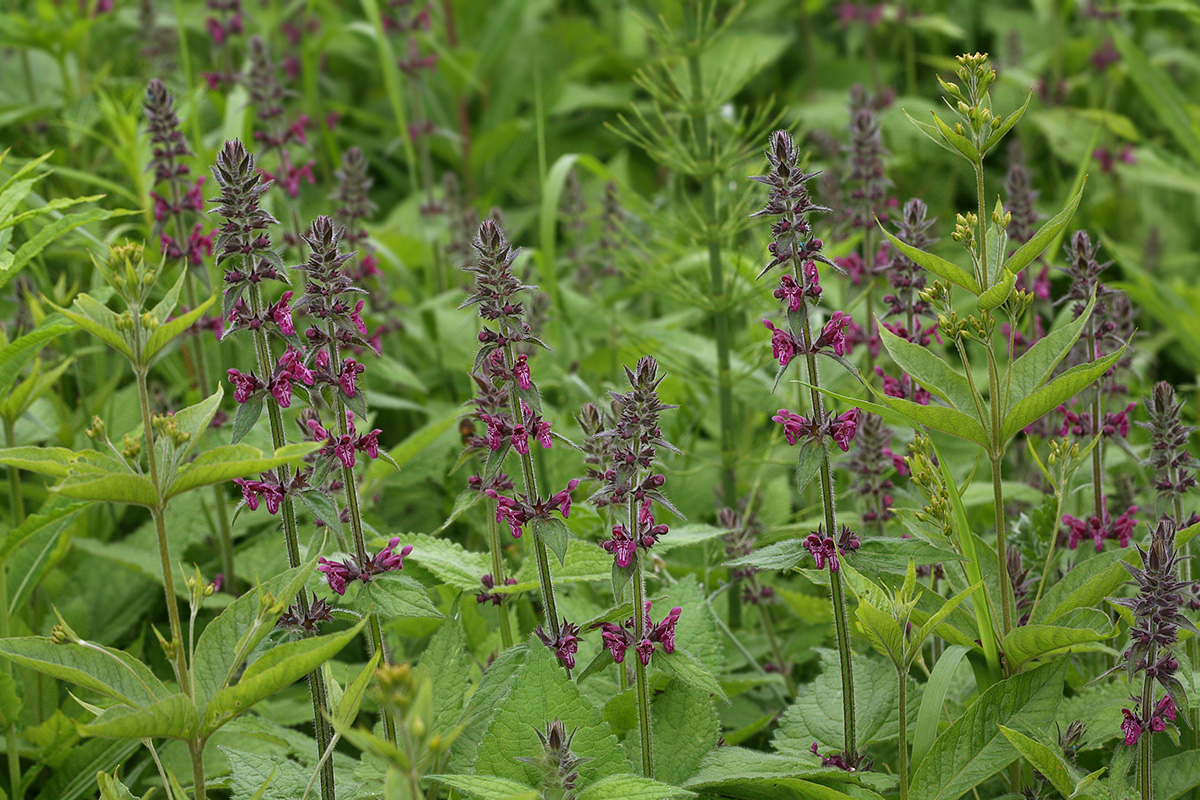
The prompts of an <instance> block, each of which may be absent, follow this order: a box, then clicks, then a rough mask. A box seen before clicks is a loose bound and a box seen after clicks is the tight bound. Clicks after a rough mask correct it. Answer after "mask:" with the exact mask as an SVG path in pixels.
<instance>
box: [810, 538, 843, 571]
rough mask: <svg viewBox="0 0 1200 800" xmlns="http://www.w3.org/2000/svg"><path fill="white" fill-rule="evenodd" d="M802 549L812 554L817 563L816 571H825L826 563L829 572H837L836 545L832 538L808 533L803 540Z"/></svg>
mask: <svg viewBox="0 0 1200 800" xmlns="http://www.w3.org/2000/svg"><path fill="white" fill-rule="evenodd" d="M804 549H805V550H807V551H808V552H810V553H812V557H813V559H814V560H815V561H816V562H817V569H825V564H826V563H828V564H829V571H830V572H837V571H838V567H839V565H838V551H837V544H836V543H835V542H834V541H833V538H832V537H829V536H822V535H821V534H820V532H817V533H810V534H809V535H808V536H806V537H805V538H804Z"/></svg>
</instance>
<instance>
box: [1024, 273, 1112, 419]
mask: <svg viewBox="0 0 1200 800" xmlns="http://www.w3.org/2000/svg"><path fill="white" fill-rule="evenodd" d="M1095 305H1096V296H1095V295H1094V294H1093V295H1092V297H1091V299H1089V300H1088V303H1087V307H1086V308H1084V310H1083V313H1082V314H1080V315H1079V316H1078V317H1076V318H1075V319H1074V320H1072V321H1071V322H1068V323H1067V324H1066V325H1063V326H1062V327H1061V328H1058V329H1056V330H1053V331H1051V332H1050V333H1048V334H1046V335H1045V336H1043V337H1042V338H1041V339H1039V340H1037V341H1036V342H1034V344H1033V346H1032V347H1030V348H1029V349H1028V350H1026V351H1025V352H1024V353H1022V354H1021V355H1020V356H1019V357H1018V358H1017V359H1016V360H1015V361H1013V363H1012V366H1010V367H1009V368H1008V379H1007V380H1008V385H1009V388H1008V395H1007V398H1008V402H1007V403H1006V404H1005V406H1006V408H1005V411H1006V413H1007V412H1008V411H1010V410H1011V409H1012V401H1013V399H1014V398H1015V399H1017V400H1020V399H1021V398H1025V397H1028V396H1029V395H1030V394H1032V393H1033V392H1034V391H1036V390H1037V389H1039V388H1041V387H1042V386H1044V385H1045V383H1046V381H1048V380H1049V379H1050V376H1051V375H1052V374H1053V373H1054V368H1055V367H1057V366H1058V365H1059V363H1060V362H1062V360H1063V359H1064V358H1065V357H1066V355H1067V353H1069V352H1071V348H1072V347H1074V346H1075V342H1076V341H1077V340H1078V339H1079V334H1080V332H1082V331H1083V326H1084V325H1086V324H1087V321H1088V319H1089V318H1090V317H1091V315H1092V308H1093V307H1094V306H1095Z"/></svg>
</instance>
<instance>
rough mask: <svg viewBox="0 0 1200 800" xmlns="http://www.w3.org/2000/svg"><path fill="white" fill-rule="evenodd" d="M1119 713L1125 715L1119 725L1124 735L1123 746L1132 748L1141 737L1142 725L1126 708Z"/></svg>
mask: <svg viewBox="0 0 1200 800" xmlns="http://www.w3.org/2000/svg"><path fill="white" fill-rule="evenodd" d="M1121 712H1122V713H1123V714H1124V715H1125V719H1124V721H1123V722H1122V723H1121V730H1122V731H1123V732H1124V733H1125V744H1126V746H1128V747H1133V746H1134V745H1135V744H1137V740H1138V738H1140V737H1141V735H1142V723H1141V721H1140V720H1138V718H1137V717H1136V716H1134V714H1133V712H1132V711H1130V710H1129V709H1128V708H1122V709H1121Z"/></svg>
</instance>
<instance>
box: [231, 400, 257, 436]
mask: <svg viewBox="0 0 1200 800" xmlns="http://www.w3.org/2000/svg"><path fill="white" fill-rule="evenodd" d="M263 399H264V397H263V395H262V394H254V395H251V396H250V399H249V400H247V401H246V402H244V403H241V404H239V405H238V410H237V413H235V414H234V415H233V434H232V435H231V437H230V439H229V443H230V444H237V443H238V442H240V441H241V440H242V439H244V438H246V434H248V433H249V432H250V431H251V430H253V429H254V423H256V422H258V418H259V416H261V415H262V410H263Z"/></svg>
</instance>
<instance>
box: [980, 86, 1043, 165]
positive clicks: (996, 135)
mask: <svg viewBox="0 0 1200 800" xmlns="http://www.w3.org/2000/svg"><path fill="white" fill-rule="evenodd" d="M1031 99H1033V92H1030V93H1029V94H1028V95H1026V96H1025V102H1024V103H1022V104H1021V107H1020V108H1018V109H1017V110H1016V111H1014V112H1013V113H1011V114H1009V115H1008V119H1006V120H1004V122H1002V123H1001V124H1000V127H999V128H996V130H994V131H992V135H991V136H989V137H988V138H987V141H986V142H984V143H983V154H984V155H987V153H988V151H990V150H991V149H992V148H993V147H995V146H996V145H998V144H1000V140H1001V139H1003V138H1004V136H1005V134H1007V133H1008V132H1009V131H1010V130H1012V128H1013V126H1014V125H1016V124H1017V122H1018V121H1019V120H1020V119H1021V117H1023V116H1025V109H1027V108H1029V101H1030V100H1031Z"/></svg>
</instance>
